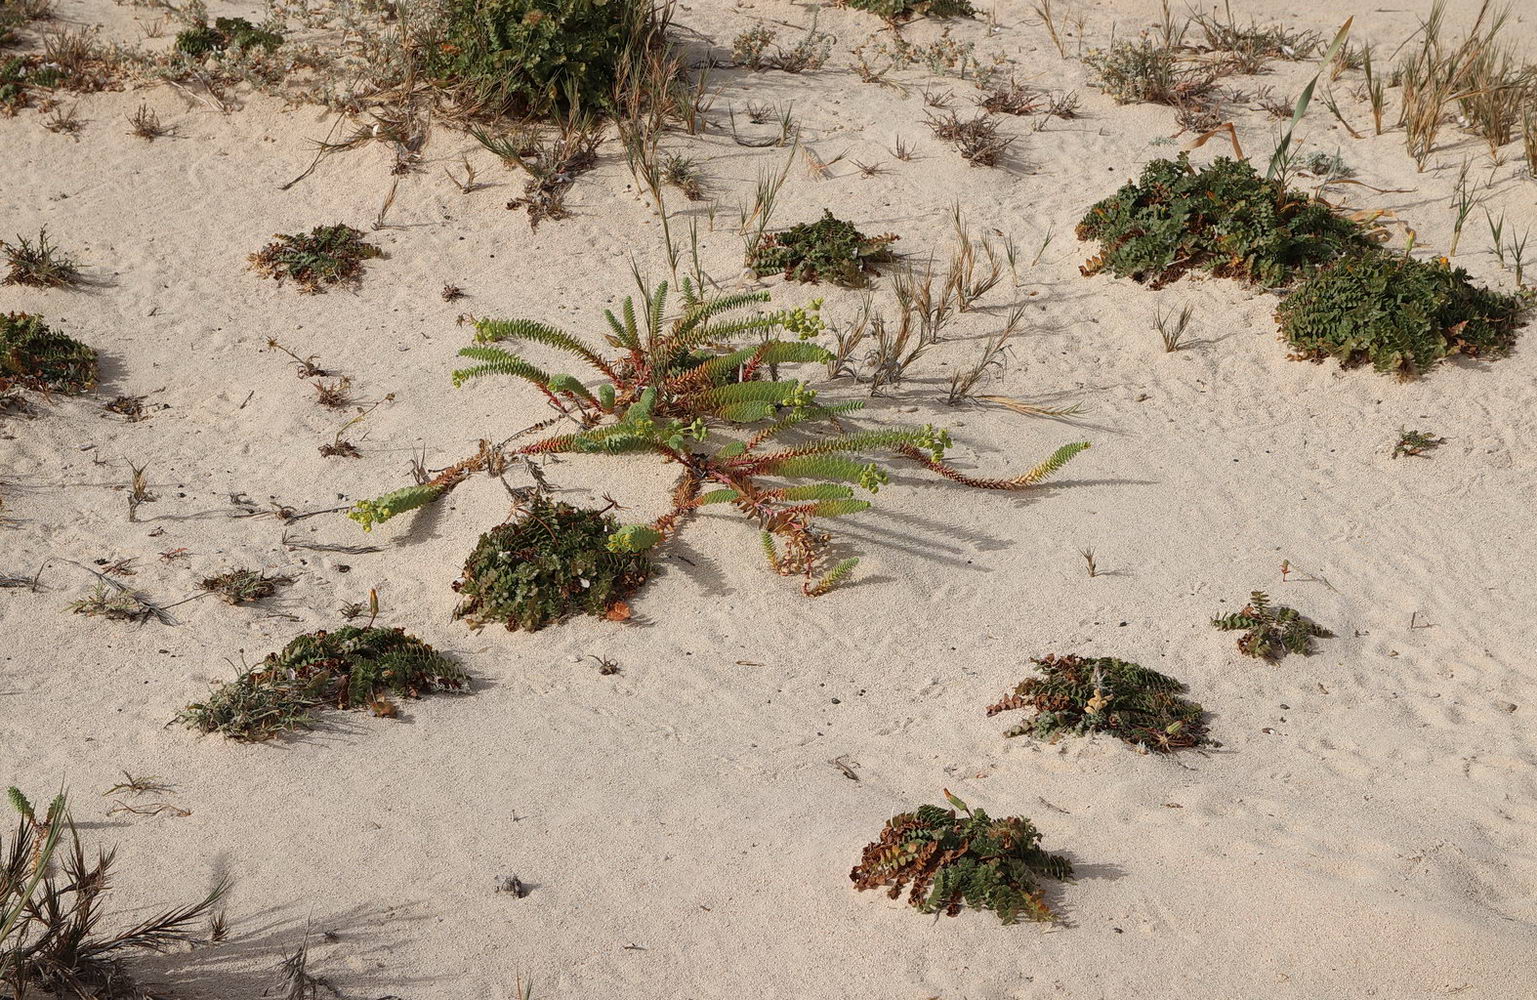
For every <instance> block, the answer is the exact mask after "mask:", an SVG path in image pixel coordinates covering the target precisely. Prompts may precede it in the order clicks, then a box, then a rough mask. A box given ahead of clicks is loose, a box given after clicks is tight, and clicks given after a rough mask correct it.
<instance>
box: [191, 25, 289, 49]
mask: <svg viewBox="0 0 1537 1000" xmlns="http://www.w3.org/2000/svg"><path fill="white" fill-rule="evenodd" d="M282 44H283V36H282V35H280V34H279V33H277V32H276V31H271V30H269V29H266V28H261V27H258V26H256V25H254V24H252V23H251V22H250V21H248V20H246V19H245V18H243V17H220V18H215V19H214V22H213V24H203V25H201V26H199V27H194V28H187V29H185V30H183V31H181V32H180V33H179V34H177V36H176V50H177V51H178V52H185V53H186V54H187V55H189V56H206V55H208V54H209V53H211V52H223V51H224V50H225V49H250V48H262V49H265V50H266V51H268V52H275V51H277V48H278V46H280V45H282Z"/></svg>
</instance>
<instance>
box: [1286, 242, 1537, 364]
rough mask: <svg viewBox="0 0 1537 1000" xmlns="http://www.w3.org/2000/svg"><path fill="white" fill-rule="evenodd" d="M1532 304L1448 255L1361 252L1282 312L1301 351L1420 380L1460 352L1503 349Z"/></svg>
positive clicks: (1313, 282)
mask: <svg viewBox="0 0 1537 1000" xmlns="http://www.w3.org/2000/svg"><path fill="white" fill-rule="evenodd" d="M1526 304H1527V303H1526V302H1525V301H1524V300H1523V299H1522V298H1520V297H1518V296H1515V295H1505V294H1503V293H1500V292H1497V291H1493V290H1491V289H1487V288H1479V287H1477V286H1476V285H1474V284H1472V283H1471V282H1470V281H1469V280H1468V273H1467V272H1466V271H1464V270H1463V269H1462V268H1460V267H1456V268H1454V267H1452V266H1451V265H1450V264H1448V263H1446V262H1445V261H1443V260H1434V261H1424V260H1416V259H1414V258H1411V257H1404V256H1399V255H1396V254H1385V253H1376V254H1358V255H1354V256H1350V257H1346V258H1344V259H1343V260H1340V261H1338V262H1337V263H1335V264H1333V265H1331V266H1330V267H1328V268H1325V269H1324V270H1322V271H1319V272H1318V273H1317V274H1314V275H1312V276H1310V277H1309V278H1308V279H1307V280H1305V281H1304V282H1303V283H1302V284H1301V285H1300V286H1298V288H1297V290H1296V291H1295V292H1293V293H1292V294H1291V295H1289V296H1287V297H1286V298H1285V299H1284V300H1282V302H1281V306H1280V308H1279V309H1278V310H1277V311H1276V318H1277V319H1278V320H1279V321H1280V323H1281V337H1282V339H1284V340H1285V341H1286V342H1287V344H1289V345H1290V346H1291V348H1292V350H1293V351H1295V352H1296V355H1295V356H1296V357H1299V358H1306V359H1308V360H1311V361H1323V360H1324V359H1326V358H1334V359H1336V360H1337V361H1339V363H1340V364H1341V365H1342V366H1344V367H1350V366H1353V365H1361V364H1366V363H1368V362H1370V363H1371V365H1372V367H1373V368H1375V369H1376V370H1377V371H1379V372H1390V373H1393V374H1395V375H1398V376H1399V377H1401V378H1413V377H1414V376H1415V375H1418V374H1420V373H1421V372H1423V371H1425V369H1427V368H1429V367H1430V366H1431V365H1434V364H1435V363H1436V362H1438V361H1440V360H1442V359H1443V358H1446V357H1448V356H1450V355H1453V354H1462V355H1465V356H1468V357H1480V356H1486V355H1498V354H1500V353H1503V352H1504V351H1505V350H1506V349H1507V348H1508V347H1509V346H1510V344H1511V342H1512V341H1513V340H1514V339H1515V329H1516V326H1517V323H1518V322H1519V320H1520V317H1521V314H1522V312H1523V310H1524V309H1525V307H1526Z"/></svg>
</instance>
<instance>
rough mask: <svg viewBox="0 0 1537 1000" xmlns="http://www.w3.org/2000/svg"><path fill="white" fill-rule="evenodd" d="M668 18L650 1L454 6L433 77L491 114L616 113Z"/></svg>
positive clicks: (468, 2) (516, 0)
mask: <svg viewBox="0 0 1537 1000" xmlns="http://www.w3.org/2000/svg"><path fill="white" fill-rule="evenodd" d="M666 17H667V14H666V11H665V10H664V9H662V7H661V6H660V5H658V4H655V3H653V2H652V0H456V2H454V3H452V4H451V5H449V7H448V10H447V14H446V17H445V19H444V22H443V24H442V25H441V29H440V30H441V32H442V34H441V38H440V40H439V42H438V44H436V45H434V46H433V47H432V49H431V52H430V54H429V56H428V58H427V70H428V72H430V73H431V74H432V75H434V76H436V77H438V78H439V79H440V80H443V81H445V82H446V83H447V84H448V85H449V86H450V87H453V88H455V89H457V90H459V91H460V92H461V96H462V98H463V101H462V103H463V104H465V105H466V106H467V107H470V108H473V109H475V110H477V111H478V112H480V113H483V114H487V115H500V114H519V115H521V114H547V113H551V112H556V113H559V114H562V115H564V114H567V113H569V112H571V111H573V110H576V109H599V108H605V107H610V106H612V104H613V97H614V90H615V85H616V83H617V82H618V81H620V80H622V79H629V80H638V79H640V78H641V77H642V76H643V75H644V70H643V66H644V64H645V62H646V60H647V58H648V57H649V56H651V55H654V54H655V52H656V51H657V50H658V49H659V48H660V47H661V46H662V45H663V44H664V42H663V35H664V32H665V28H666Z"/></svg>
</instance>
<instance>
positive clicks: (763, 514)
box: [350, 279, 1088, 596]
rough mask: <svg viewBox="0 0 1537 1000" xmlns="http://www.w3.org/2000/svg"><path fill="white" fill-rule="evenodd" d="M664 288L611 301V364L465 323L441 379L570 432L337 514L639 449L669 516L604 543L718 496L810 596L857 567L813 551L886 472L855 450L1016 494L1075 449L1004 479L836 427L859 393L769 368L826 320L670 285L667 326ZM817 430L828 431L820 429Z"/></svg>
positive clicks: (524, 329) (502, 329)
mask: <svg viewBox="0 0 1537 1000" xmlns="http://www.w3.org/2000/svg"><path fill="white" fill-rule="evenodd" d="M667 296H668V285H667V283H666V282H663V283H662V284H661V285H659V286H657V287H656V289H655V290H651V289H648V288H645V287H644V286H642V288H641V299H640V306H639V307H637V306H636V303H635V300H634V299H633V298H626V299H625V301H624V305H623V307H622V309H621V316H622V318H621V317H620V316H615V315H614V314H613V313H612V312H608V313H606V318H607V320H608V324H609V333H608V334H607V337H606V339H607V341H608V343H609V345H610V346H612V347H614V348H616V349H617V350H618V355H617V357H614V358H607V357H604V356H603V354H601V353H599V351H598V349H596V348H594V347H592V346H590V345H589V344H587V343H586V342H584V341H583V340H581V339H580V338H578V337H574V336H572V335H571V334H568V333H566V332H564V331H562V330H558V329H556V328H554V327H551V326H547V325H545V324H543V323H539V322H535V321H533V320H494V319H481V320H478V321H477V322H476V324H475V331H476V332H475V340H476V344H475V345H474V346H470V347H466V348H464V349H462V350H461V351H460V352H459V354H460V356H462V357H465V358H468V359H470V360H472V361H473V362H474V364H472V365H471V366H469V367H467V368H462V369H460V370H459V371H456V372H454V382H455V384H456V385H459V384H463V383H465V382H467V381H469V380H471V379H475V378H479V377H481V376H485V375H508V376H512V377H514V378H518V379H522V380H523V381H526V382H528V383H530V384H531V385H533V386H534V387H535V389H537V390H538V391H539V392H540V393H542V394H543V396H544V398H545V401H546V402H547V403H548V404H549V405H550V406H551V407H552V408H553V409H554V410H555V411H556V416H555V417H554V418H552V419H551V420H548V421H544V422H542V423H541V424H539V425H538V427H540V428H543V427H546V426H548V425H549V424H551V423H554V422H555V421H556V420H562V421H567V422H569V423H570V424H572V425H574V426H575V428H576V429H575V430H573V431H571V432H568V433H561V434H556V435H554V436H552V437H547V438H544V439H542V440H537V441H533V442H531V443H529V444H525V445H521V446H517V447H512V446H511V444H510V439H509V442H508V443H505V444H504V445H500V446H493V445H490V444H483V445H482V447H481V449H480V451H479V452H478V453H476V454H475V455H472V456H470V457H468V458H465V459H462V460H460V461H458V462H455V463H454V464H452V465H450V466H448V467H447V468H445V469H443V470H442V471H441V472H439V473H438V474H437V475H436V476H434V477H432V478H431V479H429V480H428V481H426V482H422V483H420V484H418V485H415V486H407V487H405V488H403V489H399V490H395V491H393V492H391V493H387V494H385V495H384V496H381V497H378V498H376V499H373V500H362V501H359V502H358V503H357V504H356V506H355V507H354V508H353V510H352V513H351V515H350V516H351V517H352V518H353V519H354V520H356V521H358V522H359V523H360V524H362V525H363V527H364V528H366V529H367V528H372V527H373V525H375V524H376V523H379V522H382V521H387V520H389V519H390V518H392V517H395V516H397V515H399V514H403V513H405V512H407V511H410V510H415V509H417V508H419V507H424V506H426V505H427V504H430V503H433V502H435V501H437V500H438V499H440V498H442V497H443V496H444V495H446V494H447V493H448V492H449V491H450V490H452V489H454V488H456V487H457V486H459V484H461V483H462V482H464V481H465V479H466V478H468V477H469V476H470V475H471V474H473V473H476V472H488V473H492V474H500V473H501V472H503V471H505V469H506V468H507V466H508V465H509V464H510V463H511V462H513V461H517V460H520V459H523V460H526V459H530V458H533V457H535V456H539V455H554V454H566V453H577V454H593V455H630V454H649V455H653V456H656V457H658V458H660V459H662V460H663V461H665V462H670V463H675V464H676V465H678V466H679V476H678V480H677V483H676V485H675V487H674V489H673V493H672V498H671V505H670V509H669V510H668V511H667V513H665V514H663V515H662V516H661V517H659V518H657V519H656V520H655V521H653V522H652V523H651V524H649V525H627V526H625V527H622V528H619V529H617V530H616V531H614V532H613V534H612V535H611V536H610V539H609V543H608V544H609V548H610V550H611V551H626V552H642V551H645V550H646V549H648V548H650V547H651V546H652V545H655V544H657V543H658V542H660V541H662V540H664V539H667V538H669V537H671V536H672V535H673V534H674V533H675V532H676V531H677V530H678V529H679V528H680V526H681V525H682V524H683V522H684V521H685V520H686V518H687V517H688V516H690V515H692V514H693V513H695V512H696V511H698V510H700V509H701V508H704V507H709V506H716V505H722V506H726V507H729V508H735V510H736V511H737V512H738V513H740V514H742V515H743V516H745V517H746V518H748V519H749V520H750V521H751V522H752V523H753V524H755V525H756V527H757V528H758V529H759V531H760V535H761V538H762V541H763V547H764V550H765V553H766V554H767V556H768V559H769V564H770V565H771V566H772V567H773V568H774V569H775V570H776V571H777V572H779V573H780V574H782V575H787V576H788V575H799V576H801V577H803V583H802V589H803V591H804V592H805V593H806V594H808V595H811V596H817V595H819V594H822V593H825V592H826V591H827V590H828V589H830V588H831V587H832V586H833V585H834V584H836V583H838V582H839V581H840V580H842V579H845V578H846V577H847V576H848V574H849V572H850V570H852V569H853V566H854V563H855V562H857V560H854V559H843V560H841V561H836V562H833V561H831V560H829V559H828V547H827V542H828V537H827V534H826V532H825V531H823V530H822V529H821V528H820V526H819V524H818V522H820V520H821V519H824V518H829V517H840V516H845V515H850V514H856V513H858V512H860V511H863V510H866V509H867V508H869V506H870V503H869V501H867V500H863V499H856V498H855V495H854V492H855V487H858V488H861V489H864V490H866V491H868V492H871V493H874V492H875V491H876V490H878V489H879V488H880V486H881V485H882V484H883V483H885V482H886V481H887V473H886V471H885V469H884V468H883V467H882V466H881V465H880V464H877V463H876V462H872V461H869V460H868V459H864V458H860V457H858V456H865V455H871V454H886V455H890V454H895V455H897V456H900V457H902V458H905V459H908V460H911V461H915V462H917V463H918V464H920V465H922V466H924V467H925V468H927V469H929V470H930V471H931V472H934V473H936V474H937V475H940V476H944V477H946V478H948V479H951V480H954V481H956V482H959V483H962V484H964V485H967V486H973V487H978V488H982V489H992V490H1024V489H1028V488H1030V487H1032V486H1034V485H1035V484H1037V483H1040V482H1041V481H1043V480H1044V479H1046V478H1047V477H1049V476H1050V475H1052V474H1053V473H1054V472H1056V471H1057V470H1058V469H1060V468H1061V467H1062V466H1063V465H1065V464H1067V462H1068V461H1070V460H1071V459H1072V458H1073V457H1074V456H1076V455H1077V454H1078V453H1079V452H1081V451H1083V450H1084V449H1085V448H1087V447H1088V443H1087V442H1074V443H1071V444H1066V445H1063V446H1062V447H1060V448H1058V449H1057V450H1056V451H1055V452H1053V453H1052V454H1051V455H1050V456H1049V457H1048V458H1047V459H1046V460H1045V461H1043V462H1041V463H1039V464H1038V465H1036V466H1035V467H1034V468H1033V469H1031V470H1030V471H1028V472H1026V473H1025V474H1023V475H1020V476H1016V477H1014V478H1012V479H980V478H976V477H973V476H969V475H966V474H965V473H962V472H959V471H957V470H956V469H954V468H952V467H951V466H949V465H947V464H945V462H944V461H943V456H944V451H945V449H946V448H947V447H948V446H949V444H950V438H949V435H948V433H946V432H945V431H943V430H941V429H939V428H937V427H933V426H931V425H924V426H921V427H895V428H877V429H870V430H850V429H849V428H847V427H845V426H844V425H843V424H842V423H841V422H840V420H839V418H840V417H842V416H844V415H846V414H849V413H852V412H854V411H856V410H858V409H860V408H861V407H862V406H863V405H864V404H863V403H862V402H861V401H858V400H854V401H849V402H840V403H824V402H822V401H821V400H820V399H819V398H818V396H817V393H816V391H815V390H813V389H811V388H810V387H809V386H808V385H807V384H806V383H805V382H803V381H800V380H796V379H789V378H782V377H781V372H782V370H783V369H785V368H788V367H789V366H791V365H798V364H817V365H825V364H826V362H827V361H828V360H829V359H830V358H831V357H832V353H831V352H830V351H828V350H827V349H826V348H823V347H821V346H819V345H817V344H815V343H812V342H811V340H810V338H812V337H815V336H816V335H817V334H819V333H820V332H822V330H823V329H824V326H825V325H824V323H823V322H822V320H821V318H820V315H819V314H818V312H817V307H816V306H815V305H813V307H812V308H810V309H801V308H797V309H781V310H775V311H772V312H763V311H755V312H752V313H750V314H747V315H742V312H743V311H744V310H746V309H749V308H751V307H754V306H759V305H762V304H764V303H767V302H768V300H769V296H768V294H767V293H765V292H744V293H737V294H730V295H724V296H720V297H716V298H704V297H702V296H701V295H700V294H699V292H698V291H697V289H695V287H694V286H693V284H692V283H691V282H690V281H689V280H688V279H684V282H683V307H682V311H681V313H680V314H679V315H678V316H676V317H675V318H672V319H669V318H668V317H667ZM781 335H787V336H789V337H791V338H794V339H783V338H782V336H781ZM514 340H521V341H527V342H530V343H533V344H537V345H540V346H542V347H545V348H548V349H551V350H554V351H559V352H563V353H565V354H567V355H570V356H574V357H576V358H578V359H580V360H581V361H582V362H583V363H585V364H586V365H588V366H589V367H591V368H592V369H593V370H594V371H595V372H596V374H597V375H598V380H597V382H596V384H595V385H593V386H592V387H589V386H588V385H587V384H585V383H584V382H583V381H582V380H581V379H579V378H577V377H576V376H574V375H570V374H565V373H556V372H550V371H547V370H545V369H544V368H541V367H539V366H537V365H534V364H532V363H530V362H529V361H527V360H525V359H524V358H522V357H520V356H518V355H516V354H512V353H510V352H509V351H507V350H505V349H503V348H501V347H497V346H494V345H495V344H497V343H499V342H507V341H514ZM744 340H745V341H747V342H746V343H745V344H744V345H742V346H735V345H736V344H737V343H740V342H741V341H744ZM819 427H831V428H832V433H827V432H825V431H824V432H822V433H820V434H819V433H818V432H817V428H819ZM786 437H789V440H788V441H784V440H782V439H783V438H786ZM806 480H811V482H809V483H808V482H806ZM848 484H852V485H848Z"/></svg>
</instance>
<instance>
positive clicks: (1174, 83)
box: [1083, 37, 1217, 107]
mask: <svg viewBox="0 0 1537 1000" xmlns="http://www.w3.org/2000/svg"><path fill="white" fill-rule="evenodd" d="M1083 61H1084V63H1085V64H1086V65H1087V66H1088V67H1089V68H1090V69H1091V70H1093V71H1094V72H1095V74H1096V75H1097V76H1098V80H1097V81H1096V84H1097V85H1098V86H1099V88H1100V89H1101V90H1103V91H1104V92H1105V93H1107V94H1109V95H1110V96H1111V97H1113V98H1115V100H1116V103H1118V104H1168V105H1171V106H1174V107H1182V106H1184V105H1186V104H1189V103H1191V102H1193V101H1197V100H1199V99H1200V98H1202V97H1203V96H1205V95H1206V94H1207V93H1209V92H1210V91H1211V89H1212V87H1213V86H1215V85H1216V79H1217V74H1216V72H1215V71H1214V70H1213V69H1212V68H1211V67H1209V66H1202V65H1193V66H1192V65H1186V64H1184V63H1182V62H1181V60H1180V57H1179V53H1178V51H1177V50H1176V49H1175V47H1174V46H1173V45H1172V44H1168V43H1165V42H1163V41H1160V40H1154V39H1152V38H1146V37H1144V38H1141V39H1138V40H1137V41H1135V42H1127V41H1121V42H1116V43H1114V44H1113V45H1111V46H1110V48H1109V49H1106V50H1104V51H1096V52H1091V53H1089V54H1088V55H1086V56H1084V59H1083Z"/></svg>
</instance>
